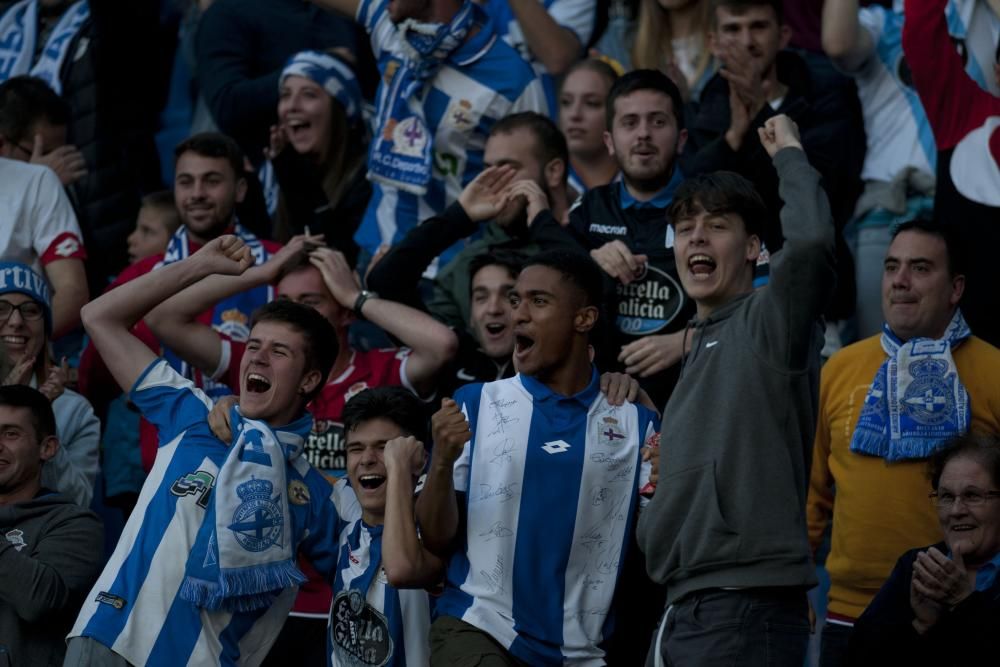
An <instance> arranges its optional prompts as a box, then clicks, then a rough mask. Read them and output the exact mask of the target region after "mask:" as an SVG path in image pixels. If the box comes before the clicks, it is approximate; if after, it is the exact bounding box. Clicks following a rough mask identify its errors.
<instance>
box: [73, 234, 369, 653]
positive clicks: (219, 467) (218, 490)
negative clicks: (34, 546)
mask: <svg viewBox="0 0 1000 667" xmlns="http://www.w3.org/2000/svg"><path fill="white" fill-rule="evenodd" d="M252 263H253V259H252V256H251V253H250V250H249V248H247V247H246V246H245V245H244V244H243V242H242V241H240V240H239V239H238V238H237V237H235V236H223V237H219V238H216V239H213V240H211V241H209V242H208V243H206V244H205V245H204V246H203V248H202V249H201V250H199V251H198V252H197V253H195V254H193V255H192V256H191V257H190V258H188V259H186V260H182V261H180V262H176V263H173V264H170V265H168V266H165V267H163V268H162V269H160V270H158V271H156V272H154V273H151V274H147V275H145V276H142V277H140V278H137V279H135V280H133V281H131V282H129V283H127V284H126V285H123V286H121V287H119V288H118V289H115V290H112V291H110V292H108V293H107V294H105V295H104V296H102V297H101V298H99V299H97V300H95V301H93V302H91V303H90V304H88V305H87V307H86V308H84V310H83V313H82V316H83V321H84V325H85V326H86V327H87V331H88V333H89V334H90V336H91V338H92V340H93V341H94V344H95V345H96V346H97V348H98V350H99V351H100V352H101V353H102V355H103V356H104V358H105V360H106V362H107V364H108V368H109V370H110V371H111V373H112V374H113V375H114V377H115V379H116V381H117V382H118V384H119V385H120V386H121V387H122V388H123V389H127V390H130V394H129V398H130V400H131V401H132V402H133V403H134V404H135V405H137V406H138V407H139V409H140V411H142V413H143V414H144V415H145V416H146V418H147V419H149V420H150V421H151V422H152V423H153V424H154V425H155V426H156V427H157V428H158V430H159V433H160V448H159V451H158V453H157V457H156V462H155V464H154V465H153V469H152V470H151V472H150V474H149V477H148V479H147V481H146V484H145V485H144V487H143V490H142V493H141V494H140V497H139V501H138V503H137V505H136V510H135V511H134V512H133V513H132V516H131V518H130V520H129V522H128V524H127V525H126V526H125V530H124V532H123V534H122V538H121V540H120V541H119V543H118V547H117V548H116V549H115V552H114V554H113V555H112V557H111V560H110V561H109V563H108V565H107V567H105V569H104V572H103V574H102V575H101V577H100V578H99V579H98V581H97V584H96V585H95V586H94V589H93V590H92V591H91V593H90V595H89V596H88V597H87V599H86V602H85V603H84V605H83V608H82V609H81V611H80V615H79V617H78V618H77V621H76V624H75V626H74V628H73V630H72V632H71V633H70V637H71V641H70V645H69V648H68V652H67V658H66V664H67V665H125V664H135V665H171V666H174V665H187V664H190V665H207V664H224V665H236V664H239V665H243V664H251V665H252V664H258V663H259V662H260V660H262V659H263V657H264V656H265V655H266V653H267V650H268V648H269V647H270V645H271V643H272V642H273V641H274V638H275V636H276V635H277V633H278V630H279V629H280V627H281V625H282V623H283V622H284V619H285V616H286V614H287V613H288V610H289V609H290V607H291V604H292V600H293V598H294V596H295V590H296V585H297V584H299V583H301V582H302V581H304V580H305V577H304V576H303V575H302V573H301V572H299V571H298V569H297V568H296V566H295V554H296V550H297V549H301V550H302V552H303V553H304V554H306V555H307V556H308V557H309V558H310V560H311V561H312V562H313V563H315V564H317V566H318V567H319V568H320V569H322V570H324V571H329V570H330V569H332V566H333V560H334V558H335V556H336V554H335V552H334V545H335V539H336V538H335V536H336V534H337V533H336V532H334V531H336V530H337V528H338V526H340V525H342V519H341V516H342V515H341V512H340V511H339V509H338V508H339V507H340V506H342V505H341V503H340V499H339V498H338V496H337V495H336V494H332V493H331V488H330V485H329V483H328V482H327V481H326V480H325V479H324V478H323V477H322V475H320V474H319V473H318V472H317V471H315V470H314V469H313V468H312V467H310V466H309V464H308V463H307V462H306V461H305V459H304V457H302V456H301V453H302V449H303V446H304V439H305V436H306V435H307V434H308V432H309V429H310V426H311V425H312V418H311V416H310V415H309V414H308V413H306V412H305V406H306V404H307V403H308V402H309V401H310V400H311V399H312V398H313V397H314V396H315V395H316V394H317V392H319V391H320V390H321V389H322V387H323V380H324V378H326V376H327V375H328V374H329V372H330V368H331V366H332V365H333V360H334V358H335V357H336V354H337V345H336V340H337V339H336V336H335V333H334V331H333V328H332V326H331V325H330V323H329V322H328V321H327V320H326V319H325V318H324V317H323V316H322V315H320V314H319V313H318V312H317V311H316V310H314V309H312V308H309V307H307V306H303V305H300V304H295V303H287V302H275V303H271V304H267V305H265V306H262V307H261V308H260V309H259V310H258V311H256V312H255V313H254V321H253V323H252V324H253V326H252V328H251V331H250V337H249V340H248V341H247V351H246V353H245V354H244V356H243V360H242V364H241V367H240V389H241V395H242V402H241V405H240V406H239V408H238V409H236V408H234V411H233V413H232V415H231V420H232V424H233V429H232V430H233V433H234V437H233V442H232V443H231V445H229V446H227V444H226V443H224V442H222V441H220V440H218V439H217V438H215V437H214V436H213V435H212V433H211V431H210V429H209V426H208V423H207V416H208V414H209V409H210V408H211V402H210V400H209V399H208V397H207V396H206V395H205V394H204V393H203V392H202V391H200V390H198V389H196V388H195V387H194V386H193V385H192V383H191V382H190V381H188V380H186V379H184V378H182V377H181V376H180V375H178V374H177V373H176V372H175V371H174V370H173V369H171V368H170V367H169V365H168V364H167V362H166V361H165V360H163V359H159V358H157V357H156V356H155V354H154V353H153V352H152V351H151V350H150V349H149V348H148V347H147V346H146V345H145V344H143V343H142V342H141V341H140V340H139V339H138V338H136V337H135V336H133V335H132V334H131V333H130V328H131V327H132V325H133V324H134V323H135V322H136V320H138V319H139V318H140V317H142V316H143V315H144V314H145V313H146V312H147V311H148V310H150V309H151V308H152V307H153V306H155V305H156V304H157V303H160V302H162V301H163V300H164V299H166V298H169V297H170V296H172V295H173V294H174V293H176V292H178V291H180V290H181V289H184V288H185V287H187V286H189V285H191V284H193V283H195V282H197V281H199V280H201V279H203V278H205V277H207V276H210V275H212V274H223V275H239V274H241V273H242V272H244V271H245V270H246V269H247V268H248V267H249V266H251V264H252ZM344 518H354V517H353V516H345V517H344ZM306 535H308V537H305V536H306Z"/></svg>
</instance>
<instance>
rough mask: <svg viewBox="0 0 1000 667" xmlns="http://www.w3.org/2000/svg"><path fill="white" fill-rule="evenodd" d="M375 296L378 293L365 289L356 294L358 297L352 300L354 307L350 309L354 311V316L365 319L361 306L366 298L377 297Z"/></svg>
mask: <svg viewBox="0 0 1000 667" xmlns="http://www.w3.org/2000/svg"><path fill="white" fill-rule="evenodd" d="M377 298H378V294H376V293H375V292H372V291H371V290H366V289H363V290H361V293H360V294H358V298H357V299H355V301H354V308H352V310H353V311H354V316H355V317H356V318H358V319H359V320H363V319H365V316H364V314H363V313H362V312H361V308H362V307H363V306H364V305H365V302H366V301H368V299H377Z"/></svg>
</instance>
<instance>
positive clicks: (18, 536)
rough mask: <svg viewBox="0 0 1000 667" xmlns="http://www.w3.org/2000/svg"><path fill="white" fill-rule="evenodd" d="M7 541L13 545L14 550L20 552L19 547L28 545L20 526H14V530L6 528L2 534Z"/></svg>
mask: <svg viewBox="0 0 1000 667" xmlns="http://www.w3.org/2000/svg"><path fill="white" fill-rule="evenodd" d="M4 537H5V538H7V541H8V542H10V543H11V544H13V545H14V550H15V551H18V552H20V551H21V549H23V548H24V547H26V546H28V543H27V542H25V541H24V531H23V530H21V529H20V528H15V529H14V530H8V531H7V533H6V534H5V535H4Z"/></svg>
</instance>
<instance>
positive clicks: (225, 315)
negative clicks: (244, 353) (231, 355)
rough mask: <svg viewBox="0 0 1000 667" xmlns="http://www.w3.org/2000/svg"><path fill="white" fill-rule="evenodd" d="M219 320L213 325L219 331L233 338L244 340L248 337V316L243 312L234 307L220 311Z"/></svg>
mask: <svg viewBox="0 0 1000 667" xmlns="http://www.w3.org/2000/svg"><path fill="white" fill-rule="evenodd" d="M219 320H220V322H219V323H218V324H217V325H216V326H215V328H216V329H218V330H219V332H220V333H224V334H226V335H227V336H229V337H230V338H232V339H233V340H240V341H243V340H246V339H247V338H249V337H250V326H249V325H250V318H248V317H247V316H246V314H245V313H242V312H240V311H239V310H238V309H236V308H230V309H229V310H224V311H222V314H221V315H220V316H219Z"/></svg>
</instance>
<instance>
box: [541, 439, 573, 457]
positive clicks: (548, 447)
mask: <svg viewBox="0 0 1000 667" xmlns="http://www.w3.org/2000/svg"><path fill="white" fill-rule="evenodd" d="M542 449H544V450H545V451H547V452H548V453H549V454H562V453H563V452H565V451H566V450H567V449H569V444H567V443H566V442H564V441H562V440H555V441H553V442H546V443H545V445H544V446H543V447H542Z"/></svg>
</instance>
